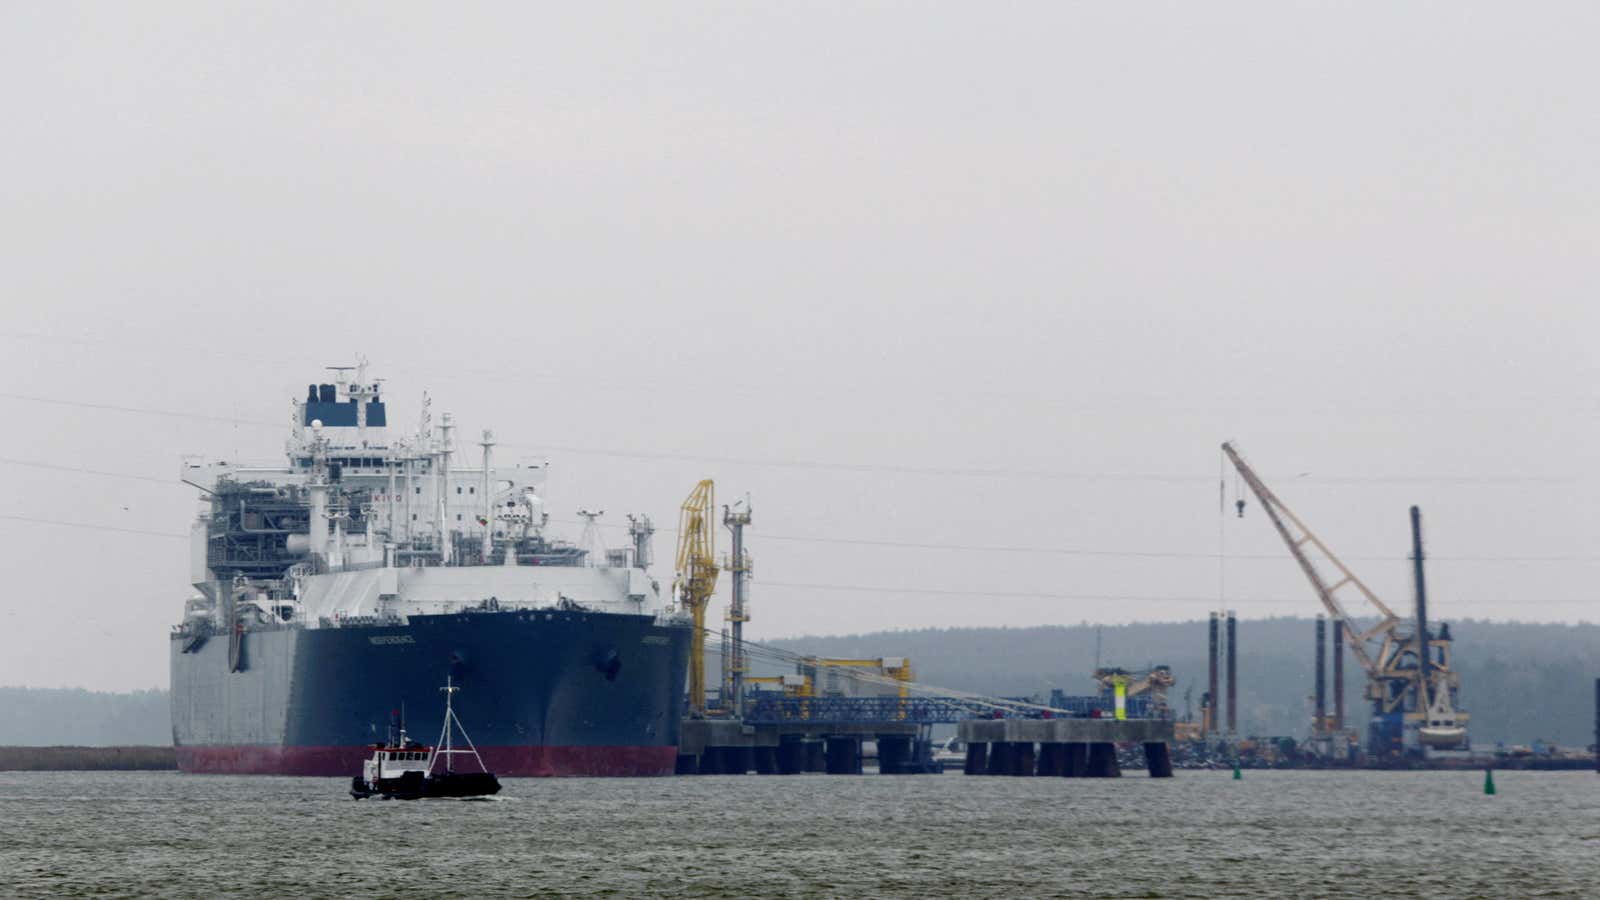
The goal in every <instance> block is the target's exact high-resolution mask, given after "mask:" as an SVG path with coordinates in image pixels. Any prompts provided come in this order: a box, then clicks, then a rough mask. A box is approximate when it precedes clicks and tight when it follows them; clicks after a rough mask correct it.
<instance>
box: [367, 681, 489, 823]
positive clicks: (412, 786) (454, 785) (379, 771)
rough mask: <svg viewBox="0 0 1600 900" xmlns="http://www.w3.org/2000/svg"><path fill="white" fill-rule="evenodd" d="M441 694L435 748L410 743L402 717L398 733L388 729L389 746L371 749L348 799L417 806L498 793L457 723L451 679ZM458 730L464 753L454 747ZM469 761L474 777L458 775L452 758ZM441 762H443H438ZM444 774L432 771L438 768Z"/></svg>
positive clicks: (467, 773)
mask: <svg viewBox="0 0 1600 900" xmlns="http://www.w3.org/2000/svg"><path fill="white" fill-rule="evenodd" d="M439 690H441V691H443V692H444V727H443V728H442V729H440V732H439V742H438V743H437V744H436V745H434V746H432V747H428V746H425V745H423V744H419V743H417V742H416V741H414V740H412V739H411V738H410V736H408V735H407V734H406V725H405V718H404V717H403V716H402V717H401V719H400V722H399V725H398V727H397V728H391V729H390V735H389V740H388V741H386V742H384V743H381V744H374V745H373V747H372V758H371V759H369V760H367V761H366V762H365V763H363V764H362V767H361V769H362V772H361V774H360V775H356V776H354V777H353V778H351V779H350V796H352V797H354V798H356V799H357V800H360V799H362V798H364V797H381V798H383V799H385V800H421V799H423V798H426V797H486V796H488V795H490V794H497V793H499V792H500V781H499V779H497V778H495V777H494V773H493V772H490V771H489V769H488V768H487V767H485V766H484V764H483V758H482V757H480V756H479V755H478V748H477V747H475V746H473V744H472V738H470V737H467V729H466V727H465V726H463V725H462V724H461V720H460V719H458V718H456V713H455V706H454V704H453V702H452V698H453V697H454V696H455V692H456V691H459V690H461V688H459V687H456V685H455V682H454V680H453V679H448V678H447V679H446V681H445V686H444V687H442V688H440V689H439ZM457 729H460V731H461V739H462V740H463V741H465V742H466V745H467V749H465V750H458V749H456V747H455V742H454V738H453V735H454V732H455V731H456V730H457ZM457 756H471V757H472V759H473V761H474V762H475V763H477V766H478V769H479V771H477V772H471V771H467V772H457V771H456V769H455V758H456V757H457ZM441 761H442V762H441ZM441 765H442V766H443V771H436V770H437V769H438V768H439V767H440V766H441Z"/></svg>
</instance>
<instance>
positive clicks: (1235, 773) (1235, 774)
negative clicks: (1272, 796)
mask: <svg viewBox="0 0 1600 900" xmlns="http://www.w3.org/2000/svg"><path fill="white" fill-rule="evenodd" d="M1243 777H1244V775H1242V774H1240V772H1239V764H1238V763H1234V764H1233V780H1234V781H1238V780H1239V779H1241V778H1243ZM1489 792H1490V793H1494V790H1493V789H1492V788H1491V789H1490V791H1489Z"/></svg>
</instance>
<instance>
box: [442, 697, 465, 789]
mask: <svg viewBox="0 0 1600 900" xmlns="http://www.w3.org/2000/svg"><path fill="white" fill-rule="evenodd" d="M439 690H441V691H444V735H443V736H442V737H440V738H439V744H440V747H441V748H442V749H443V750H444V770H445V771H446V772H449V771H451V770H452V766H451V759H450V757H451V753H450V732H451V731H453V730H454V729H452V728H451V727H450V720H451V719H454V718H455V717H456V713H455V707H454V704H453V703H452V702H451V701H452V700H453V699H454V697H455V695H456V691H459V690H461V689H460V688H458V687H456V682H455V677H454V676H451V675H446V676H445V677H444V687H442V688H439Z"/></svg>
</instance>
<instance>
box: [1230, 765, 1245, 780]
mask: <svg viewBox="0 0 1600 900" xmlns="http://www.w3.org/2000/svg"><path fill="white" fill-rule="evenodd" d="M1243 777H1244V775H1242V774H1241V773H1240V772H1239V764H1238V763H1234V764H1233V780H1234V781H1238V780H1239V779H1241V778H1243Z"/></svg>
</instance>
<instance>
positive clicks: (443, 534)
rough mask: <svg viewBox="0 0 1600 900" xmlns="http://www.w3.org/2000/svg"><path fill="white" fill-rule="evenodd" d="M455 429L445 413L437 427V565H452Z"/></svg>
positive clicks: (449, 417)
mask: <svg viewBox="0 0 1600 900" xmlns="http://www.w3.org/2000/svg"><path fill="white" fill-rule="evenodd" d="M454 428H455V417H454V416H452V415H450V414H449V413H445V414H444V417H443V424H441V425H440V426H439V432H440V438H439V471H438V473H437V474H438V478H436V479H435V481H436V483H437V484H438V485H439V502H438V503H437V504H436V506H437V508H438V516H439V564H440V565H442V566H448V565H453V564H454V559H453V557H454V556H455V553H454V552H453V551H454V548H453V547H451V536H450V496H449V493H450V432H451V430H452V429H454Z"/></svg>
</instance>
